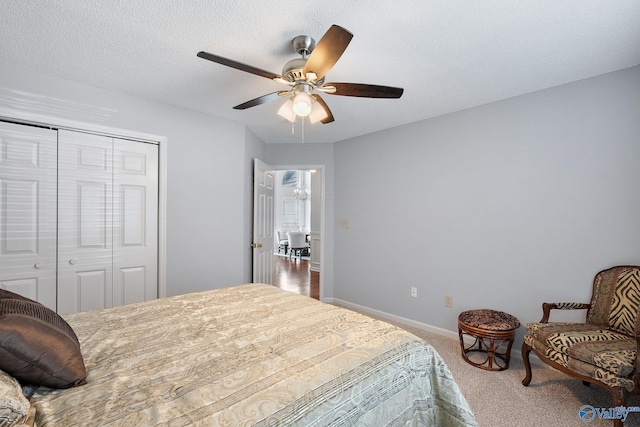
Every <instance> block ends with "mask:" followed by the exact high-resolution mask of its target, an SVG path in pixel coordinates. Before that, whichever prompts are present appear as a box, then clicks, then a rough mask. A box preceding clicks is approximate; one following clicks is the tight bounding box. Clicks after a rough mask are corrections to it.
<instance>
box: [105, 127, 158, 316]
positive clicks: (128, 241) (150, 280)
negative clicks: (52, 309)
mask: <svg viewBox="0 0 640 427" xmlns="http://www.w3.org/2000/svg"><path fill="white" fill-rule="evenodd" d="M113 177H114V178H113V179H114V184H113V186H114V187H113V188H114V189H113V192H114V196H113V204H114V205H113V212H114V213H113V215H114V218H113V224H114V228H113V246H114V247H113V271H114V273H113V298H114V302H113V303H114V305H124V304H131V303H134V302H141V301H148V300H152V299H156V298H157V297H158V273H157V272H158V238H157V236H158V147H157V146H156V145H153V144H146V143H141V142H134V141H128V140H122V139H114V174H113Z"/></svg>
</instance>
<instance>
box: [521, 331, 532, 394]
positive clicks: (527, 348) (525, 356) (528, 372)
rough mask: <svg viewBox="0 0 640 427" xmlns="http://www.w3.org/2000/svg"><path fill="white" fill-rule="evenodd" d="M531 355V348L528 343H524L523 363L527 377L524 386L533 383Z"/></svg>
mask: <svg viewBox="0 0 640 427" xmlns="http://www.w3.org/2000/svg"><path fill="white" fill-rule="evenodd" d="M529 353H531V347H530V346H529V344H527V343H526V342H523V343H522V362H523V363H524V369H525V372H526V376H525V377H524V379H523V380H522V385H523V386H525V387H526V386H528V385H529V383H530V382H531V362H529Z"/></svg>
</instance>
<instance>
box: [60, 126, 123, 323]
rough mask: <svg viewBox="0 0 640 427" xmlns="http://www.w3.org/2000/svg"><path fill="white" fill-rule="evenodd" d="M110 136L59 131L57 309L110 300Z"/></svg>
mask: <svg viewBox="0 0 640 427" xmlns="http://www.w3.org/2000/svg"><path fill="white" fill-rule="evenodd" d="M112 146H113V142H112V139H111V138H109V137H104V136H99V135H91V134H85V133H81V132H72V131H66V130H60V131H59V144H58V312H59V313H60V314H68V313H75V312H78V311H86V310H93V309H99V308H107V307H112V306H113V271H112V264H113V259H112V258H113V256H112V251H113V242H112V240H113V232H112V221H113V215H112V209H113V205H112V199H113V182H112V181H113V156H112V152H113V147H112Z"/></svg>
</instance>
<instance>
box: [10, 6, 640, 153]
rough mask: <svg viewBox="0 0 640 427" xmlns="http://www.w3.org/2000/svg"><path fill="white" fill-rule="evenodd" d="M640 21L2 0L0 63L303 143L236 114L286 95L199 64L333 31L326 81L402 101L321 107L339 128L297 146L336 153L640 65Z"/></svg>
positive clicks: (249, 115) (525, 13)
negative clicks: (334, 46)
mask: <svg viewBox="0 0 640 427" xmlns="http://www.w3.org/2000/svg"><path fill="white" fill-rule="evenodd" d="M639 23H640V1H638V0H589V1H585V0H518V1H514V0H493V1H468V0H464V1H461V0H437V1H427V0H406V1H399V2H392V1H389V0H368V1H364V0H362V1H354V0H350V1H349V0H324V1H322V2H315V1H314V2H310V1H304V0H302V1H297V2H292V1H284V0H262V1H243V0H215V1H211V0H156V1H153V2H151V1H149V0H109V1H107V0H102V1H86V0H43V1H25V0H2V1H1V2H0V64H4V65H8V66H12V67H15V68H18V69H25V70H30V71H35V72H38V73H43V74H48V75H52V76H56V77H60V78H63V79H66V80H72V81H77V82H81V83H85V84H88V85H91V86H96V87H99V88H103V89H107V90H110V91H115V92H120V93H124V94H129V95H134V96H138V97H142V98H147V99H151V100H155V101H159V102H163V103H167V104H173V105H177V106H180V107H184V108H187V109H191V110H195V111H200V112H204V113H207V114H211V115H214V116H218V117H223V118H227V119H231V120H234V121H238V122H242V123H245V124H247V125H248V126H249V127H250V128H251V129H252V130H253V131H254V132H255V133H256V134H257V135H258V136H259V137H260V138H261V139H262V140H263V141H265V142H268V143H271V142H299V141H300V138H301V135H300V129H299V128H297V129H296V134H295V135H293V136H292V135H291V125H290V124H289V123H288V122H286V121H285V120H284V119H281V118H280V117H279V116H278V115H277V114H276V112H277V109H278V107H279V106H280V104H281V103H282V102H283V101H281V100H276V101H274V102H272V103H269V104H265V105H260V106H257V107H254V108H251V109H248V110H244V111H238V110H233V109H232V107H233V106H234V105H237V104H240V103H242V102H244V101H247V100H250V99H253V98H256V97H258V96H261V95H263V94H266V93H270V92H274V91H277V90H281V89H283V88H286V86H283V85H281V84H278V83H276V82H273V81H271V80H268V79H265V78H262V77H258V76H255V75H252V74H248V73H244V72H241V71H238V70H234V69H231V68H227V67H224V66H222V65H219V64H215V63H212V62H209V61H206V60H203V59H200V58H198V57H196V53H197V52H198V51H200V50H205V51H208V52H211V53H214V54H217V55H221V56H224V57H227V58H231V59H234V60H236V61H240V62H244V63H246V64H250V65H253V66H255V67H258V68H262V69H265V70H268V71H272V72H275V73H281V71H282V66H283V65H284V64H285V63H286V62H287V61H288V60H290V59H293V58H296V57H297V54H296V53H295V52H293V49H292V47H291V43H290V41H291V39H292V38H293V37H295V36H297V35H301V34H304V35H309V36H311V37H313V38H315V39H316V41H317V40H319V39H320V38H321V37H322V35H323V34H324V33H325V31H327V29H328V28H329V27H330V26H331V25H332V24H338V25H340V26H342V27H344V28H346V29H348V30H349V31H351V32H352V33H353V34H354V37H353V40H352V41H351V44H350V45H349V47H348V48H347V50H346V51H345V52H344V54H343V56H342V57H341V58H340V60H339V61H338V63H337V64H336V65H335V67H334V68H333V69H332V70H331V71H330V72H329V73H328V75H327V81H338V82H354V83H370V84H380V85H388V86H398V87H403V88H404V89H405V92H404V95H403V96H402V98H400V99H396V100H393V99H391V100H390V99H364V98H353V97H343V96H331V95H323V97H324V100H325V101H326V102H327V104H328V105H329V107H330V108H331V110H332V112H333V115H334V117H335V120H336V121H335V122H333V123H331V124H326V125H322V124H316V125H308V124H307V126H305V142H334V141H340V140H343V139H346V138H350V137H354V136H358V135H363V134H367V133H371V132H375V131H378V130H381V129H385V128H390V127H394V126H399V125H402V124H405V123H410V122H414V121H418V120H422V119H426V118H429V117H435V116H439V115H442V114H446V113H450V112H453V111H458V110H462V109H465V108H469V107H473V106H477V105H481V104H486V103H489V102H492V101H496V100H499V99H504V98H508V97H512V96H516V95H521V94H524V93H528V92H532V91H536V90H540V89H544V88H548V87H552V86H556V85H560V84H563V83H567V82H571V81H576V80H580V79H584V78H588V77H591V76H595V75H599V74H603V73H607V72H610V71H615V70H619V69H623V68H627V67H631V66H634V65H638V64H640V25H639ZM1 84H2V82H0V86H1Z"/></svg>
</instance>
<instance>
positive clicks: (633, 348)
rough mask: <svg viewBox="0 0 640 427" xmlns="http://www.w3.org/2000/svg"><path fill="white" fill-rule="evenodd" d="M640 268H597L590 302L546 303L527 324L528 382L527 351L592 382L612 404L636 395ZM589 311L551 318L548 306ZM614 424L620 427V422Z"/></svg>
mask: <svg viewBox="0 0 640 427" xmlns="http://www.w3.org/2000/svg"><path fill="white" fill-rule="evenodd" d="M639 307H640V267H638V266H617V267H612V268H609V269H607V270H603V271H601V272H599V273H598V274H597V275H596V276H595V279H594V281H593V292H592V296H591V302H590V303H589V304H584V303H544V304H542V310H543V316H542V320H540V322H539V323H529V324H528V325H527V334H526V335H525V337H524V343H523V344H522V359H523V361H524V366H525V370H526V377H525V379H524V380H522V384H523V385H525V386H527V385H529V383H530V382H531V364H530V362H529V353H530V352H531V351H532V350H533V352H534V353H535V354H537V355H538V357H539V358H540V360H542V361H543V362H544V363H546V364H548V365H550V366H552V367H553V368H555V369H557V370H559V371H561V372H564V373H565V374H567V375H569V376H571V377H574V378H578V379H580V380H582V381H583V382H584V384H585V385H588V384H589V383H595V384H598V385H600V386H602V387H605V388H606V389H608V390H609V391H610V392H611V395H612V396H613V407H617V406H626V403H627V397H628V396H629V394H640V387H639V380H640V372H638V367H640V361H639V359H638V355H639V352H638V348H639V347H638V345H639V342H640V341H639V339H638V338H639V337H640V319H639V317H638V309H639ZM554 309H556V310H585V309H586V310H587V312H586V320H585V322H584V323H570V322H549V317H550V314H551V310H554ZM614 425H615V426H622V425H623V422H622V421H621V420H616V421H615V424H614Z"/></svg>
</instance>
